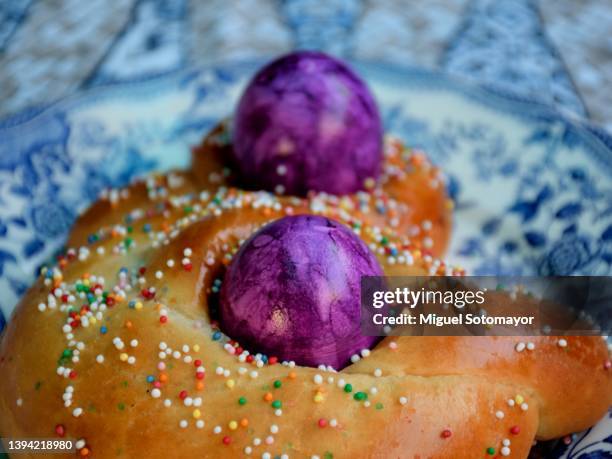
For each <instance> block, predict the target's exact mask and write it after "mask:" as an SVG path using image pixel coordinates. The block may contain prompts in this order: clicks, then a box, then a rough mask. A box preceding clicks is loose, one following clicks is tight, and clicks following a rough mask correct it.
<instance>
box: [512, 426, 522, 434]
mask: <svg viewBox="0 0 612 459" xmlns="http://www.w3.org/2000/svg"><path fill="white" fill-rule="evenodd" d="M510 433H511V434H512V435H518V434H520V433H521V428H520V427H519V426H512V427H510Z"/></svg>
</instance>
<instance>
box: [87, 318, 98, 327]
mask: <svg viewBox="0 0 612 459" xmlns="http://www.w3.org/2000/svg"><path fill="white" fill-rule="evenodd" d="M97 321H98V319H96V318H95V317H90V318H89V323H90V324H92V325H95V324H96V322H97Z"/></svg>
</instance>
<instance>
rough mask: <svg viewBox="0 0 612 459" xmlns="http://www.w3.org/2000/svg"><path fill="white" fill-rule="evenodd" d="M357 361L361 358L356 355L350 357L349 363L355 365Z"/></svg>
mask: <svg viewBox="0 0 612 459" xmlns="http://www.w3.org/2000/svg"><path fill="white" fill-rule="evenodd" d="M359 360H361V357H359V355H358V354H353V355H351V362H353V363H357V362H359Z"/></svg>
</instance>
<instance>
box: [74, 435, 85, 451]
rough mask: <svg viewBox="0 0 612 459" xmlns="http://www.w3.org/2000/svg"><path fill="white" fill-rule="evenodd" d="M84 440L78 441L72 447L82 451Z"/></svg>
mask: <svg viewBox="0 0 612 459" xmlns="http://www.w3.org/2000/svg"><path fill="white" fill-rule="evenodd" d="M85 444H86V443H85V440H83V439H82V438H81V439H80V440H78V441H77V442H76V443H75V444H74V446H75V447H76V449H83V448H85Z"/></svg>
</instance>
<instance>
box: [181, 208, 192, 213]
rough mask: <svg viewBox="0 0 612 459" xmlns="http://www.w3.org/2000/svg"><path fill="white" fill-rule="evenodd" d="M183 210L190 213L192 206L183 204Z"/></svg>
mask: <svg viewBox="0 0 612 459" xmlns="http://www.w3.org/2000/svg"><path fill="white" fill-rule="evenodd" d="M183 210H184V211H185V213H186V214H190V213H191V212H193V207H191V206H185V207H184V208H183Z"/></svg>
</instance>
